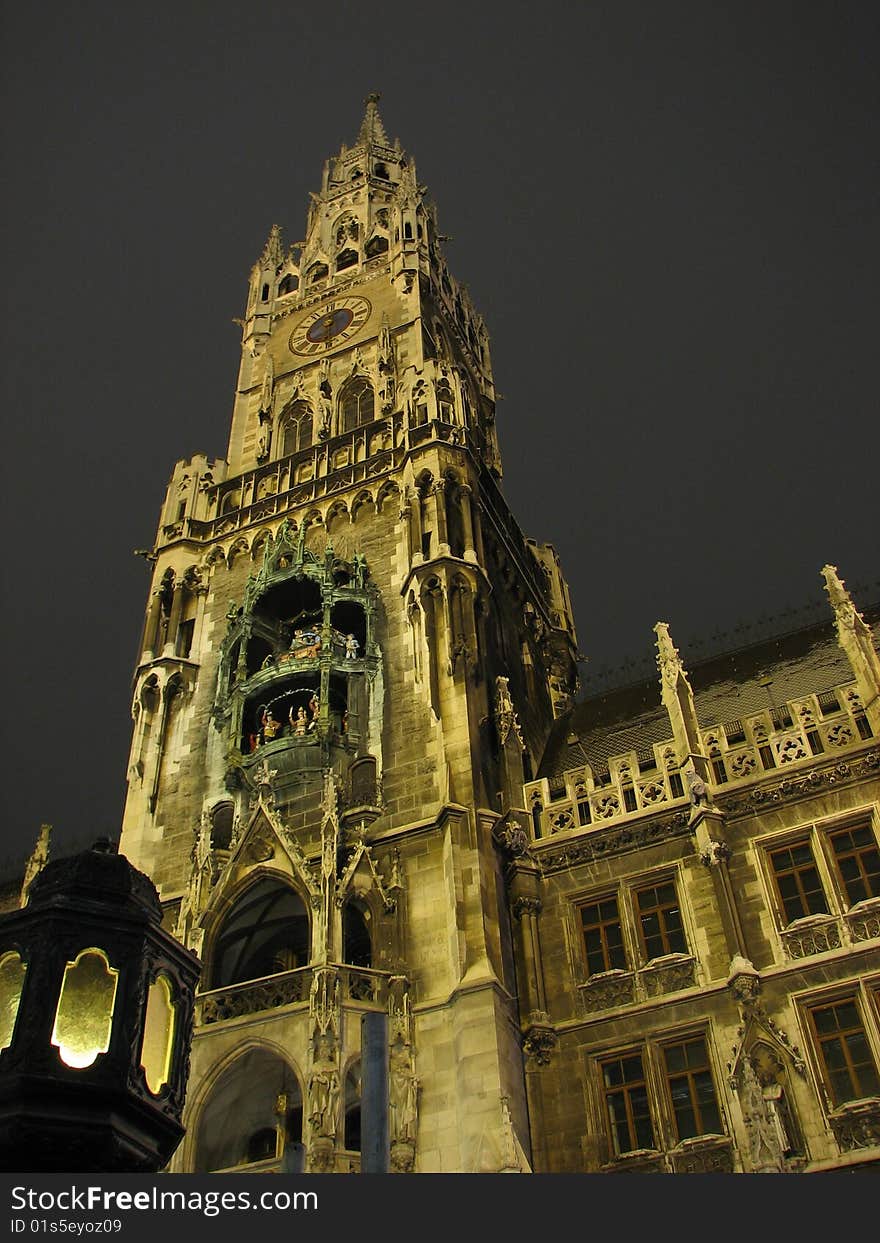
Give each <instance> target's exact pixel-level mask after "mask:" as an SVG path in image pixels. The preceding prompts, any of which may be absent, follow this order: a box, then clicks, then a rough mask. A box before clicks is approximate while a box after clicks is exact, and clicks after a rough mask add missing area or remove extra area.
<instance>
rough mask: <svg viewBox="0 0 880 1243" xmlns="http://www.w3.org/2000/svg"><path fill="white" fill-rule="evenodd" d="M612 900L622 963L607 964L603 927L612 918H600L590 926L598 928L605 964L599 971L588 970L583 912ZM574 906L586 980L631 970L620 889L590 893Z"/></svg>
mask: <svg viewBox="0 0 880 1243" xmlns="http://www.w3.org/2000/svg"><path fill="white" fill-rule="evenodd" d="M612 901H613V902H614V905H615V908H616V911H617V925H618V927H619V929H620V949H621V953H622V955H623V965H622V966H620V967H615V966H613V965H608V957H609V955H608V943H607V938H606V936H605V928H606V927H607V926H608V925H610V924H612V923H613V922H614V921H613V920H600V922H599V923H598V924H591V925H590V927H591V928H598V929H599V932H600V938H601V942H602V957H603V960H604V961H605V962H606V966H604V967H602V968H601V970H599V971H591V970H590V951H589V949H588V948H587V939H586V933H587V927H586V926H585V925H584V922H583V912H584V911H585V910H587V909H589V908H590V907H593V906H595V907H601V905H602V904H603V903H605V902H612ZM575 908H576V919H577V930H578V935H579V939H580V945H581V955H582V960H583V964H584V967H585V968H586V979H588V980H592V979H595V978H596V976H599V975H605V974H607V973H608V972H609V971H631V970H632V969H633V968H632V965H631V953H630V946H629V945H628V939H629V938H628V937H627V929H626V917H625V915H624V913H623V912H622V911H621V894H620V890H619V889H612V890H605V891H603V892H601V893H598V894H595V895H593V894H591V895H589V896H588V897H586V898H582V899H580V900H579V901H577V902H576V903H575Z"/></svg>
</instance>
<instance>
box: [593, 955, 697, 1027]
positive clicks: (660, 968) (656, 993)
mask: <svg viewBox="0 0 880 1243" xmlns="http://www.w3.org/2000/svg"><path fill="white" fill-rule="evenodd" d="M696 970H697V964H696V959H695V958H693V957H692V956H691V955H690V954H667V955H665V957H663V958H655V959H653V960H652V961H651V962H649V963H645V965H644V966H643V967H640V968H639V969H638V971H602V972H599V973H598V974H596V975H591V976H590V977H589V978H588V979H587V980H585V981H584V982H583V983H581V984H579V985H578V991H579V992H580V997H581V1004H582V1005H583V1008H584V1009H585V1010H586V1011H587V1012H588V1013H590V1014H592V1013H595V1012H597V1011H600V1010H612V1009H615V1008H616V1007H617V1006H632V1005H639V1004H641V1003H642V1002H643V1001H647V1000H649V999H650V998H652V997H660V996H663V995H665V994H666V993H678V992H681V991H683V990H684V989H687V988H693V987H694V986H695V984H696Z"/></svg>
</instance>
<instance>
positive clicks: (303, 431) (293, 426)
mask: <svg viewBox="0 0 880 1243" xmlns="http://www.w3.org/2000/svg"><path fill="white" fill-rule="evenodd" d="M311 443H312V412H311V410H310V409H309V407H308V406H307V405H306V403H305V402H304V401H298V402H297V403H296V404H295V405H293V406H291V408H290V410H288V411H287V413H286V414H285V415H284V416H283V418H282V421H281V436H280V445H281V448H280V450H279V457H287V456H288V454H290V453H298V452H300V451H301V450H302V449H308V447H309V446H310V445H311Z"/></svg>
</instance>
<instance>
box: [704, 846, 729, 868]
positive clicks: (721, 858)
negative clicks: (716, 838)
mask: <svg viewBox="0 0 880 1243" xmlns="http://www.w3.org/2000/svg"><path fill="white" fill-rule="evenodd" d="M729 858H730V847H729V846H728V845H727V843H726V842H710V843H709V845H708V847H707V848H706V849H705V850H704V851H703V853H702V854H701V855H700V862H701V863H702V864H703V866H704V867H718V865H719V864H721V863H726V862H727V861H728V859H729Z"/></svg>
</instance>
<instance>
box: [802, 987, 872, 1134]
mask: <svg viewBox="0 0 880 1243" xmlns="http://www.w3.org/2000/svg"><path fill="white" fill-rule="evenodd" d="M796 1000H797V1007H798V1012H799V1017H800V1023H801V1029H802V1032H803V1035H804V1042H805V1047H806V1049H807V1052H808V1060H809V1063H810V1065H811V1068H812V1070H813V1075H814V1078H815V1081H816V1087H817V1091H818V1096H819V1099H820V1100H821V1101H822V1102H823V1103H824V1106H825V1111H826V1113H827V1114H829V1115H835V1114H838V1113H839V1112H840V1111H841V1110H846V1109H847V1108H850V1107H851V1106H853V1105H855V1104H856V1103H858V1102H859V1101H864V1100H875V1099H878V1098H880V1031H878V1028H880V978H871V979H867V978H864V977H863V978H862V979H861V980H849V981H846V982H845V983H839V984H836V985H834V986H833V987H831V988H828V989H825V990H823V991H819V992H816V991H815V990H814V991H812V992H810V993H808V994H803V995H801V996H799V997H798V998H797V999H796ZM846 1002H852V1003H853V1004H854V1005H855V1007H856V1011H857V1013H858V1016H859V1018H860V1020H861V1030H862V1032H863V1034H864V1037H865V1042H866V1044H867V1047H868V1052H869V1055H870V1057H871V1062H872V1064H873V1067H874V1073H875V1076H876V1078H877V1083H878V1087H877V1090H876V1092H874V1093H872V1094H870V1095H868V1096H851V1097H848V1098H847V1099H845V1100H841V1101H837V1100H836V1099H835V1092H834V1089H833V1086H832V1082H831V1074H830V1072H829V1069H828V1064H827V1062H826V1060H825V1054H824V1051H823V1048H822V1045H823V1041H822V1038H821V1034H820V1033H819V1031H818V1028H817V1026H816V1022H815V1018H814V1014H815V1012H816V1011H818V1010H824V1009H829V1008H830V1007H832V1006H835V1005H842V1004H844V1003H846ZM825 1043H827V1041H826V1042H825ZM847 1062H849V1057H848V1056H847ZM848 1070H849V1067H848Z"/></svg>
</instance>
